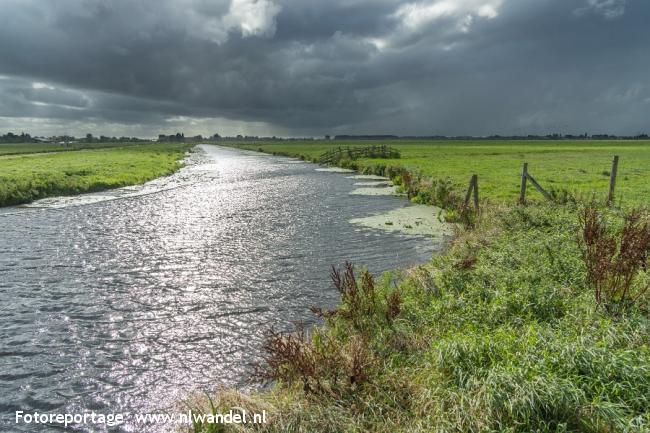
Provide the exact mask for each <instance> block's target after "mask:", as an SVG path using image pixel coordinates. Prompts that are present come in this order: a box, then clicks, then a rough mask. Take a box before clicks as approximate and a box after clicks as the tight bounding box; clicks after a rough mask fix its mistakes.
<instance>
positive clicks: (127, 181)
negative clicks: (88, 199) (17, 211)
mask: <svg viewBox="0 0 650 433" xmlns="http://www.w3.org/2000/svg"><path fill="white" fill-rule="evenodd" d="M21 146H23V147H26V148H28V147H29V146H31V145H30V144H21ZM35 146H37V148H35V149H34V150H35V151H38V152H39V153H38V154H34V153H30V152H29V149H27V150H25V149H22V153H23V155H12V156H11V157H10V158H9V157H8V158H0V206H10V205H18V204H24V203H30V202H32V201H34V200H38V199H41V198H45V197H52V196H59V195H77V194H83V193H88V192H98V191H104V190H108V189H113V188H119V187H123V186H128V185H136V184H141V183H144V182H147V181H149V180H152V179H155V178H158V177H161V176H166V175H169V174H171V173H173V172H175V171H177V170H178V169H180V168H181V167H182V159H183V158H184V157H185V154H186V152H187V151H188V150H189V149H190V148H191V147H192V146H193V145H188V144H175V143H155V144H138V145H136V144H127V145H125V146H123V147H114V146H113V147H101V148H83V149H77V150H67V151H65V152H54V153H40V152H42V150H43V149H41V147H38V146H41V145H35ZM14 151H16V150H15V149H14Z"/></svg>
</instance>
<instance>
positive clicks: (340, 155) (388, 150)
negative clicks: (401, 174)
mask: <svg viewBox="0 0 650 433" xmlns="http://www.w3.org/2000/svg"><path fill="white" fill-rule="evenodd" d="M399 157H400V153H399V151H398V150H396V149H393V148H392V147H390V146H386V145H385V144H383V145H381V146H366V147H344V148H343V147H338V148H335V149H332V150H328V151H327V152H325V153H323V154H322V155H321V156H320V157H319V159H318V162H319V163H320V164H323V165H331V164H336V163H338V162H339V161H340V160H342V159H344V158H347V159H357V158H390V159H392V158H399Z"/></svg>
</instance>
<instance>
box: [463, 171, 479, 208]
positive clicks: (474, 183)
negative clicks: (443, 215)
mask: <svg viewBox="0 0 650 433" xmlns="http://www.w3.org/2000/svg"><path fill="white" fill-rule="evenodd" d="M470 197H473V198H474V208H476V210H477V211H478V175H477V174H473V175H472V178H471V179H470V180H469V187H468V188H467V194H465V206H467V205H468V204H469V199H470Z"/></svg>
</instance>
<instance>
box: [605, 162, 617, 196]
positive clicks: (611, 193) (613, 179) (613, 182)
mask: <svg viewBox="0 0 650 433" xmlns="http://www.w3.org/2000/svg"><path fill="white" fill-rule="evenodd" d="M617 173H618V155H615V156H614V160H613V161H612V171H611V173H610V175H609V194H607V204H608V205H609V204H612V202H613V201H614V189H615V188H616V175H617Z"/></svg>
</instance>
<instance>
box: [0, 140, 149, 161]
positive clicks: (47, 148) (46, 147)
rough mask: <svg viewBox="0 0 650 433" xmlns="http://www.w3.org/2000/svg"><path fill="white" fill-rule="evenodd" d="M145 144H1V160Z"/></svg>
mask: <svg viewBox="0 0 650 433" xmlns="http://www.w3.org/2000/svg"><path fill="white" fill-rule="evenodd" d="M143 144H144V143H142V142H107V143H70V144H67V145H63V144H58V143H0V158H2V157H3V156H13V155H23V154H29V153H50V152H70V151H75V150H81V149H104V148H110V147H125V146H142V145H143Z"/></svg>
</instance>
